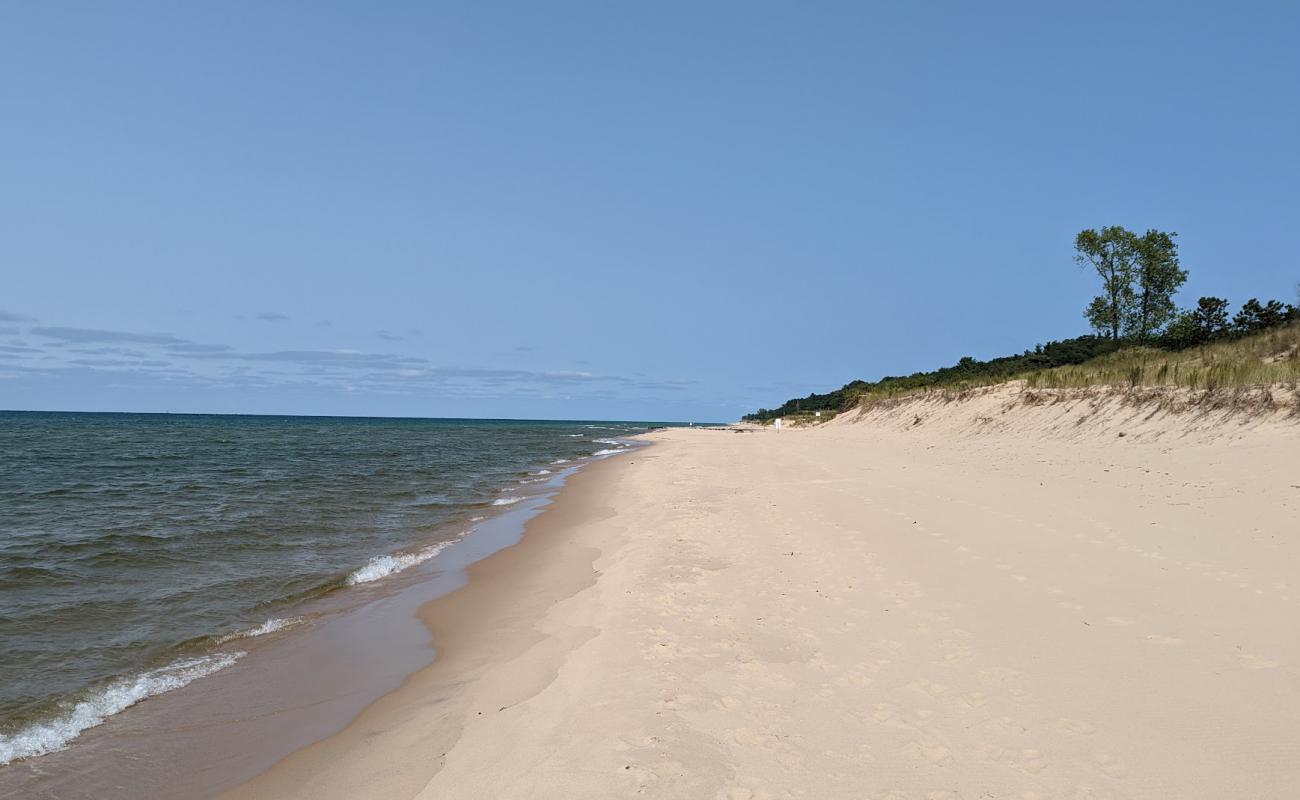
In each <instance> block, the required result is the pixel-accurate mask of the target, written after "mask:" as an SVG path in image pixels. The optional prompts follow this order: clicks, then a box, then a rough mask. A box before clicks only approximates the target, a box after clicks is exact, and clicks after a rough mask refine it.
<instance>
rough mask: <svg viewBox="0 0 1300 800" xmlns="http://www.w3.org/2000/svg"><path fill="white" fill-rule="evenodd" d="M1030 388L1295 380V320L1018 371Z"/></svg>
mask: <svg viewBox="0 0 1300 800" xmlns="http://www.w3.org/2000/svg"><path fill="white" fill-rule="evenodd" d="M1024 380H1025V383H1026V386H1027V387H1029V388H1031V389H1078V388H1084V387H1091V386H1109V387H1116V388H1128V389H1132V388H1137V387H1162V386H1169V387H1180V388H1184V389H1201V390H1206V391H1210V392H1214V391H1219V390H1225V389H1226V390H1236V389H1257V388H1262V387H1268V386H1279V385H1281V386H1286V387H1289V388H1292V389H1295V388H1297V385H1298V384H1300V325H1295V324H1292V325H1287V326H1284V327H1281V328H1273V329H1272V330H1268V331H1265V332H1263V333H1259V334H1256V335H1254V336H1247V337H1243V338H1241V339H1233V340H1229V341H1221V342H1213V343H1210V344H1207V345H1203V346H1201V347H1193V348H1190V349H1187V350H1180V351H1175V352H1169V351H1165V350H1154V349H1150V348H1142V347H1134V348H1128V349H1125V350H1120V351H1118V352H1115V353H1111V354H1110V355H1106V356H1102V357H1100V358H1095V359H1093V360H1091V361H1088V362H1085V363H1083V364H1078V365H1076V366H1069V367H1057V368H1055V369H1050V370H1042V371H1040V372H1033V373H1029V374H1027V375H1025V376H1024Z"/></svg>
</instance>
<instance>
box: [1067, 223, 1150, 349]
mask: <svg viewBox="0 0 1300 800" xmlns="http://www.w3.org/2000/svg"><path fill="white" fill-rule="evenodd" d="M1137 242H1138V237H1137V236H1135V235H1134V234H1133V232H1132V231H1129V230H1125V229H1124V228H1121V227H1120V226H1118V225H1111V226H1110V227H1106V228H1102V229H1101V230H1099V231H1098V230H1095V229H1093V228H1088V229H1087V230H1082V231H1079V235H1078V236H1076V237H1074V251H1075V255H1074V260H1075V262H1076V263H1078V264H1079V266H1080V267H1092V268H1093V269H1094V270H1095V271H1096V272H1097V276H1098V277H1100V278H1101V288H1102V292H1101V294H1099V295H1097V297H1095V298H1093V301H1092V302H1091V303H1090V304H1089V305H1088V308H1087V309H1086V310H1085V311H1084V316H1085V317H1087V318H1088V322H1089V323H1091V324H1092V327H1093V328H1094V329H1095V330H1096V331H1097V332H1098V333H1109V335H1110V338H1111V341H1119V335H1120V329H1121V327H1123V325H1124V324H1125V322H1126V320H1127V318H1129V317H1130V316H1131V313H1132V308H1133V300H1134V295H1133V278H1134V276H1135V274H1136V270H1137V266H1136V262H1137V259H1138V244H1137Z"/></svg>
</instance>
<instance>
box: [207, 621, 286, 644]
mask: <svg viewBox="0 0 1300 800" xmlns="http://www.w3.org/2000/svg"><path fill="white" fill-rule="evenodd" d="M302 621H303V619H302V617H289V618H288V619H268V620H267V621H266V622H263V623H262V624H261V625H258V626H257V627H256V628H249V629H248V630H246V631H235V632H234V633H228V634H226V635H225V636H222V637H220V638H219V639H217V644H225V643H226V642H231V641H234V640H235V639H251V638H253V637H254V636H265V635H266V634H268V633H275V632H276V631H282V630H284V629H285V628H291V627H293V626H294V625H297V624H298V623H300V622H302Z"/></svg>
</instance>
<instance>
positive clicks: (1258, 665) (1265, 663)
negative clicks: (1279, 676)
mask: <svg viewBox="0 0 1300 800" xmlns="http://www.w3.org/2000/svg"><path fill="white" fill-rule="evenodd" d="M1237 655H1238V656H1239V657H1240V658H1241V660H1242V661H1245V662H1246V666H1248V667H1250V668H1251V669H1276V668H1277V667H1279V666H1281V665H1282V662H1281V661H1274V660H1273V659H1271V658H1264V657H1263V656H1257V655H1254V654H1253V653H1238V654H1237Z"/></svg>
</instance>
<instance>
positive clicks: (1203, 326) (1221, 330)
mask: <svg viewBox="0 0 1300 800" xmlns="http://www.w3.org/2000/svg"><path fill="white" fill-rule="evenodd" d="M1230 330H1231V328H1230V326H1229V323H1228V301H1227V300H1224V299H1223V298H1222V297H1202V298H1201V299H1200V300H1197V301H1196V308H1193V309H1189V310H1187V311H1183V312H1181V313H1179V314H1178V315H1177V316H1175V317H1174V319H1173V321H1171V322H1170V323H1169V326H1168V327H1166V328H1165V330H1164V333H1163V334H1161V336H1160V344H1161V346H1162V347H1167V348H1170V349H1171V350H1182V349H1183V348H1186V347H1195V346H1196V345H1200V344H1205V343H1206V342H1209V341H1213V340H1215V339H1222V338H1223V337H1224V336H1226V335H1228V333H1229V332H1230Z"/></svg>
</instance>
